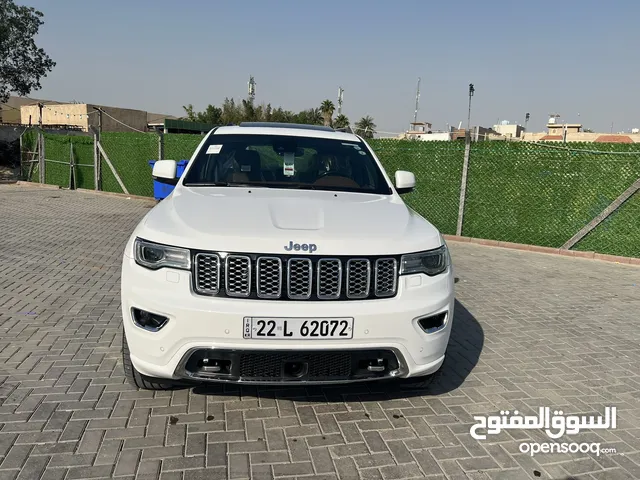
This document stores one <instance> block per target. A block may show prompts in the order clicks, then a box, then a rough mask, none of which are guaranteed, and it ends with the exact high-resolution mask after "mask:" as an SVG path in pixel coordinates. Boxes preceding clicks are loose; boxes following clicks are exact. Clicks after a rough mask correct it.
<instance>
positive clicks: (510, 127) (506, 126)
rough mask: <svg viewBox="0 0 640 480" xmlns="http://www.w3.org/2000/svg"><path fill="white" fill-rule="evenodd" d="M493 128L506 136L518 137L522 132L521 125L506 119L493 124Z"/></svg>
mask: <svg viewBox="0 0 640 480" xmlns="http://www.w3.org/2000/svg"><path fill="white" fill-rule="evenodd" d="M493 130H494V131H496V132H497V133H498V134H500V135H502V136H504V137H507V138H520V137H522V135H523V134H524V127H523V126H522V125H518V124H517V123H513V124H512V123H510V122H509V121H508V120H503V121H502V122H500V124H499V125H494V126H493Z"/></svg>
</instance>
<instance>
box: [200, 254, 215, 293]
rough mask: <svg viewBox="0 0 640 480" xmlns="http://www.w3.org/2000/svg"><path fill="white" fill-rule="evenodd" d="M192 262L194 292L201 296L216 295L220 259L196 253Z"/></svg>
mask: <svg viewBox="0 0 640 480" xmlns="http://www.w3.org/2000/svg"><path fill="white" fill-rule="evenodd" d="M194 260H195V261H194V265H195V290H196V291H197V292H198V293H200V294H202V295H216V294H217V293H218V292H219V291H220V257H219V256H218V255H216V254H215V253H198V254H197V255H196V256H195V259H194Z"/></svg>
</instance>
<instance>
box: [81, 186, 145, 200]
mask: <svg viewBox="0 0 640 480" xmlns="http://www.w3.org/2000/svg"><path fill="white" fill-rule="evenodd" d="M75 191H76V192H82V193H93V194H94V195H106V196H108V197H119V198H131V199H134V200H146V201H147V202H154V203H157V201H156V199H155V198H153V197H144V196H142V195H129V194H128V193H116V192H103V191H100V190H89V189H87V188H76V189H75Z"/></svg>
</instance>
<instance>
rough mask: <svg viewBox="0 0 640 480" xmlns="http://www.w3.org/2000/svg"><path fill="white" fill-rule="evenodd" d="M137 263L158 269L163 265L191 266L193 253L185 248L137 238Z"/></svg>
mask: <svg viewBox="0 0 640 480" xmlns="http://www.w3.org/2000/svg"><path fill="white" fill-rule="evenodd" d="M134 252H135V259H136V263H138V264H139V265H142V266H143V267H147V268H151V269H152V270H157V269H158V268H162V267H171V268H181V269H184V270H189V269H190V268H191V254H190V252H189V250H187V249H185V248H178V247H169V246H167V245H160V244H158V243H152V242H147V241H146V240H140V239H139V238H136V240H135V243H134Z"/></svg>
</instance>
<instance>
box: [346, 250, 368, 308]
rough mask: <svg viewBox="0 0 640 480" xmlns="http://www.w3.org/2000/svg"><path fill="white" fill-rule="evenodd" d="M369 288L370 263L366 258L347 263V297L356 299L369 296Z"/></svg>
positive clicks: (354, 259)
mask: <svg viewBox="0 0 640 480" xmlns="http://www.w3.org/2000/svg"><path fill="white" fill-rule="evenodd" d="M370 286H371V262H369V260H368V259H366V258H351V259H349V260H348V261H347V297H348V298H353V299H358V298H367V297H368V296H369V288H370Z"/></svg>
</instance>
